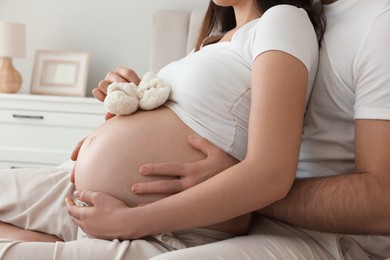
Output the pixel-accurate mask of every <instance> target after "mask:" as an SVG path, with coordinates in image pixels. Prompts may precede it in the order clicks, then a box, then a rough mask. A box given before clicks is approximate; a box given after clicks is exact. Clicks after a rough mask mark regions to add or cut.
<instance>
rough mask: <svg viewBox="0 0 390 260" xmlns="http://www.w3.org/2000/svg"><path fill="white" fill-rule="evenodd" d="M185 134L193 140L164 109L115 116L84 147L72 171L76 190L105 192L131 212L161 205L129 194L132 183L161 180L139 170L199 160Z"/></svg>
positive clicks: (176, 119)
mask: <svg viewBox="0 0 390 260" xmlns="http://www.w3.org/2000/svg"><path fill="white" fill-rule="evenodd" d="M190 134H192V135H197V134H196V133H195V132H193V131H192V130H191V129H190V128H188V127H187V126H186V125H185V124H184V123H183V122H182V121H181V120H180V119H179V118H178V117H177V116H176V115H175V114H174V113H173V112H172V111H171V110H170V109H168V108H166V107H161V108H159V109H156V110H153V111H147V112H145V111H141V112H137V113H135V114H132V115H131V116H116V117H114V118H112V119H110V120H108V121H106V122H104V123H103V124H102V125H100V126H99V127H98V128H96V129H95V130H93V131H92V132H91V133H90V134H89V136H88V137H87V138H86V140H85V141H84V144H83V145H82V147H81V149H80V152H79V155H78V159H77V162H76V166H75V185H76V189H78V190H91V191H101V192H105V193H108V194H110V195H112V196H114V197H116V198H118V199H120V200H123V201H124V202H125V203H126V204H127V205H128V206H131V207H133V206H137V205H139V204H140V203H150V202H153V201H155V200H158V199H161V198H163V196H162V195H147V196H136V195H134V194H133V193H132V192H131V186H132V184H133V183H136V182H141V181H151V180H156V179H162V177H147V176H141V175H140V174H139V167H140V166H141V165H142V164H144V163H158V162H194V161H198V160H200V159H203V158H204V155H203V154H202V153H200V152H199V151H197V150H195V149H193V148H192V147H190V146H189V145H188V143H187V137H188V135H190Z"/></svg>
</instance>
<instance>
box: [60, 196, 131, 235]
mask: <svg viewBox="0 0 390 260" xmlns="http://www.w3.org/2000/svg"><path fill="white" fill-rule="evenodd" d="M74 196H75V198H77V199H79V200H81V201H83V202H85V203H87V204H88V205H89V206H88V207H80V206H76V204H75V203H74V202H73V200H72V199H71V198H66V200H65V202H66V207H67V210H68V213H69V215H70V216H71V217H72V221H73V222H74V223H75V224H76V225H77V226H79V227H80V228H81V229H82V230H83V231H84V232H85V233H87V234H88V235H89V236H91V237H94V238H100V239H126V238H127V237H126V235H124V234H123V231H124V230H125V229H124V228H123V227H122V224H121V223H123V224H124V223H125V222H126V221H124V220H125V219H126V218H127V219H128V216H127V215H125V214H126V211H127V210H128V209H129V207H128V206H127V205H126V204H125V203H124V202H122V201H121V200H118V199H116V198H114V197H112V196H110V195H107V194H105V193H101V192H92V191H81V192H78V191H77V192H75V194H74ZM107 216H109V217H107Z"/></svg>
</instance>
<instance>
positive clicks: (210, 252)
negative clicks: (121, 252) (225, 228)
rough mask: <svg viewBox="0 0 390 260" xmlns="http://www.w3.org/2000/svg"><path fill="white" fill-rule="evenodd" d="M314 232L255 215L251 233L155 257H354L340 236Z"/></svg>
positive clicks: (160, 259) (267, 259)
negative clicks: (346, 251)
mask: <svg viewBox="0 0 390 260" xmlns="http://www.w3.org/2000/svg"><path fill="white" fill-rule="evenodd" d="M314 233H315V232H313V234H308V233H306V232H305V231H304V230H302V229H299V228H294V227H292V226H289V225H286V224H284V223H281V222H278V221H273V220H270V219H267V218H263V217H261V216H259V215H257V214H255V216H254V219H253V225H252V227H251V233H250V234H249V235H247V236H239V237H235V238H232V239H227V240H224V241H220V242H216V243H212V244H207V245H203V246H198V247H193V248H187V249H183V250H177V251H173V252H169V253H167V254H163V255H161V256H156V257H154V258H153V260H168V259H169V260H179V259H188V260H191V259H194V260H195V259H210V260H212V259H224V260H229V259H232V260H234V259H240V260H241V259H242V260H255V259H256V260H258V259H261V260H262V259H264V260H271V259H275V260H279V259H316V260H331V259H337V260H339V259H352V258H348V257H347V258H343V256H341V255H340V253H342V252H343V250H341V249H340V247H339V246H340V245H339V244H338V238H339V237H338V236H337V235H335V234H319V235H320V236H321V237H319V239H316V238H315V234H314ZM322 235H323V236H322ZM322 242H323V244H322ZM351 248H352V247H351ZM355 249H357V251H356V250H355ZM354 254H355V256H356V255H357V254H358V255H359V260H365V259H367V260H368V259H369V258H368V257H367V255H366V254H365V253H364V252H363V251H362V250H361V249H359V248H354Z"/></svg>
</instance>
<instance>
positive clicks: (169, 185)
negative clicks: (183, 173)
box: [131, 179, 184, 194]
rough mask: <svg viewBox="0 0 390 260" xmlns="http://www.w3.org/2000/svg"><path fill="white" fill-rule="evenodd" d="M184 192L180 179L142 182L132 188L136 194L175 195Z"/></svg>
mask: <svg viewBox="0 0 390 260" xmlns="http://www.w3.org/2000/svg"><path fill="white" fill-rule="evenodd" d="M183 190H184V189H183V184H182V181H181V180H180V179H171V180H160V181H150V182H140V183H136V184H134V185H133V186H132V187H131V191H132V192H133V193H134V194H174V193H177V192H180V191H183Z"/></svg>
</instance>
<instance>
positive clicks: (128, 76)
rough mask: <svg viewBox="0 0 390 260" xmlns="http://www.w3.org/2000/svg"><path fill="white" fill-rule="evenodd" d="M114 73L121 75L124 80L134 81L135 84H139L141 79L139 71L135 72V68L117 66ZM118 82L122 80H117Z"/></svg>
mask: <svg viewBox="0 0 390 260" xmlns="http://www.w3.org/2000/svg"><path fill="white" fill-rule="evenodd" d="M114 74H115V75H116V76H118V77H120V78H121V79H123V80H124V82H133V83H134V84H136V85H138V84H139V83H140V81H141V79H140V77H138V75H137V73H135V71H134V70H132V69H129V68H126V67H118V68H116V69H115V70H114ZM112 82H114V81H112ZM116 82H121V81H116Z"/></svg>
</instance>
